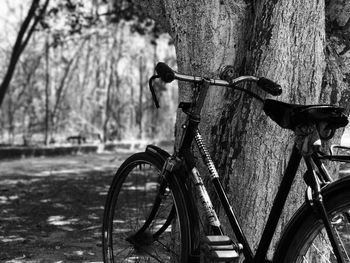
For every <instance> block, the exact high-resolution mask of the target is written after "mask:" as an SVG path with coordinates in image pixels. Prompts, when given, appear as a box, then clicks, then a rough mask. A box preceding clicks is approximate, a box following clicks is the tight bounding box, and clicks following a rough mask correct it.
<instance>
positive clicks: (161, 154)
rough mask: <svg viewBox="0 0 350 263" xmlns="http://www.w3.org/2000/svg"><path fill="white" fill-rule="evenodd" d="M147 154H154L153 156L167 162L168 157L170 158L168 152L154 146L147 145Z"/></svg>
mask: <svg viewBox="0 0 350 263" xmlns="http://www.w3.org/2000/svg"><path fill="white" fill-rule="evenodd" d="M146 152H147V153H150V154H152V155H153V156H155V157H156V158H159V159H160V160H162V161H165V160H166V159H168V157H170V154H169V153H168V152H167V151H165V150H163V149H161V148H159V147H158V146H155V145H152V144H149V145H147V147H146Z"/></svg>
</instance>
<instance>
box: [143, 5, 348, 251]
mask: <svg viewBox="0 0 350 263" xmlns="http://www.w3.org/2000/svg"><path fill="white" fill-rule="evenodd" d="M141 2H147V3H149V2H152V4H151V5H149V6H151V7H149V8H152V10H149V12H151V13H152V12H154V9H155V8H158V9H157V12H156V13H155V14H156V15H154V16H153V17H154V18H155V19H158V21H159V22H160V23H162V24H163V25H164V27H165V28H166V29H167V30H168V32H169V33H170V35H171V36H172V38H173V39H174V43H175V48H176V54H177V62H178V70H179V71H180V72H183V73H187V74H195V75H204V76H209V77H218V74H217V73H218V70H219V68H220V67H221V66H223V65H228V64H229V65H233V66H234V67H235V69H236V72H237V75H244V74H246V75H248V74H249V75H256V76H264V77H267V78H270V79H272V80H274V81H276V82H277V83H279V84H281V85H282V88H283V94H282V95H281V96H280V97H279V98H278V100H281V101H284V102H289V103H300V104H318V103H334V104H341V105H342V106H347V107H348V104H349V103H348V102H349V91H348V90H346V85H347V84H348V83H349V78H346V76H347V75H346V74H345V73H344V72H345V69H344V68H343V67H342V66H341V63H340V62H339V57H340V58H343V57H342V56H344V54H347V51H346V52H345V51H343V52H340V53H339V51H338V50H337V47H338V48H339V46H341V45H340V44H339V43H337V45H336V47H335V46H334V43H333V42H334V41H335V40H334V36H332V34H334V32H328V31H327V30H328V29H330V27H329V25H328V24H327V26H326V15H327V19H330V18H332V17H333V19H335V17H336V15H335V14H336V13H337V12H338V13H339V12H341V11H342V9H341V8H339V7H338V8H337V7H336V6H337V5H340V6H342V7H344V5H348V4H347V3H345V2H346V1H342V0H334V1H327V14H326V12H325V8H326V6H325V1H322V0H321V1H320V0H310V1H302V0H283V1H276V0H275V1H269V0H260V1H247V0H246V1H244V0H235V1H225V0H222V1H209V0H206V1H185V0H177V1H175V0H154V1H141ZM144 8H147V6H146V5H145V6H144ZM329 9H330V10H331V11H330V10H329ZM332 10H333V11H332ZM336 10H338V11H336ZM345 17H346V16H345ZM348 17H349V15H347V18H348ZM347 21H349V20H347ZM327 23H329V22H328V20H327ZM338 23H339V25H340V27H341V30H343V31H344V32H345V31H346V32H347V33H348V29H347V23H345V25H344V23H342V24H341V23H340V22H338ZM349 24H350V22H349ZM344 28H345V29H344ZM344 32H343V33H341V35H342V36H344ZM326 33H327V34H326ZM346 39H347V40H348V39H349V38H346ZM344 41H345V40H344ZM349 47H350V45H349ZM345 49H346V48H345ZM343 59H345V58H343ZM251 88H252V89H255V87H251ZM260 94H261V95H263V96H265V94H264V93H262V92H260ZM179 99H180V101H185V100H190V99H191V89H190V88H189V87H188V86H187V85H185V84H184V85H180V92H179ZM182 119H183V115H182V114H181V113H179V114H178V119H177V126H178V127H179V125H181V124H182ZM200 127H201V131H202V133H203V135H204V137H205V140H206V141H207V142H208V144H209V148H210V152H211V154H212V156H213V159H214V162H215V163H216V165H217V167H218V170H219V174H221V179H222V181H223V182H224V183H223V184H224V185H225V186H227V189H226V190H227V193H228V195H229V199H230V201H231V203H232V205H233V207H234V210H235V211H236V213H237V215H238V217H239V219H240V221H241V223H242V227H243V230H244V232H245V233H246V235H247V238H248V241H250V243H251V244H252V246H253V248H254V249H255V248H256V246H257V241H258V240H259V238H260V236H261V233H262V230H263V228H264V224H265V222H266V219H267V215H268V213H269V211H270V208H271V205H272V200H273V198H274V196H275V194H276V190H277V188H278V186H279V183H280V181H281V178H282V174H283V171H284V170H285V168H286V165H287V160H288V157H289V154H290V152H291V147H292V145H293V142H294V140H293V134H292V133H291V132H290V131H287V130H283V129H282V128H280V127H279V126H277V125H276V124H275V123H274V122H273V121H272V120H270V119H268V117H267V116H266V115H264V113H263V111H262V105H261V103H259V102H258V101H256V100H254V99H252V98H250V97H249V96H247V95H244V94H242V93H241V92H238V91H237V92H233V91H231V90H224V89H222V88H212V89H211V90H210V92H209V95H208V96H207V100H206V102H205V107H204V109H203V110H202V121H201V125H200ZM179 130H180V129H178V131H179ZM177 136H178V137H179V136H180V132H177ZM337 138H339V135H338V136H337ZM299 170H300V171H301V170H303V169H299ZM297 177H298V179H297V182H295V183H294V187H293V192H292V194H291V195H290V197H289V199H288V201H287V206H286V207H285V210H284V214H283V217H282V220H281V224H280V226H279V229H280V228H281V226H283V225H284V223H285V222H286V221H287V219H288V218H289V217H290V215H291V213H292V212H294V211H295V209H296V208H297V207H298V206H299V204H300V203H301V202H303V200H304V199H303V191H304V189H305V187H304V186H302V187H300V183H301V176H300V174H299V175H298V176H297ZM222 220H223V222H224V225H228V224H227V222H226V219H225V218H224V217H222ZM278 233H279V231H278ZM278 235H279V234H277V237H278Z"/></svg>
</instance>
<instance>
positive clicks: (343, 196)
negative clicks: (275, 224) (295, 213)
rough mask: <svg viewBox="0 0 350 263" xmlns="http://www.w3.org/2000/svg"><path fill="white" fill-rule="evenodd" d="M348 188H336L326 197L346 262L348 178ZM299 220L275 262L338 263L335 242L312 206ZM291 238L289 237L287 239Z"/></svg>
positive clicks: (349, 206) (349, 241)
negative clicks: (333, 244)
mask: <svg viewBox="0 0 350 263" xmlns="http://www.w3.org/2000/svg"><path fill="white" fill-rule="evenodd" d="M345 183H346V184H347V185H344V187H343V189H344V191H342V190H341V191H338V192H333V193H332V194H331V195H329V196H327V198H325V199H324V204H325V207H326V210H327V214H328V218H329V219H330V222H331V224H332V227H333V230H334V232H335V234H336V239H337V242H338V244H339V247H340V249H341V254H342V257H343V262H347V263H349V262H350V191H349V190H350V183H349V181H345ZM300 218H302V219H299V220H297V222H298V223H296V224H295V225H294V226H293V229H292V230H291V231H290V233H294V234H291V235H289V237H288V238H285V240H286V242H284V243H286V244H288V245H287V246H285V247H283V248H282V249H280V250H279V251H276V255H275V260H274V262H284V263H286V262H288V263H289V262H297V263H308V262H317V263H337V262H338V261H337V259H336V257H335V255H334V252H333V249H332V245H331V243H330V241H329V239H328V235H327V232H326V230H325V228H324V226H323V223H322V221H321V220H320V219H318V218H317V217H316V215H315V213H313V212H312V210H311V209H308V210H307V212H305V216H304V217H300ZM287 239H289V240H288V241H287Z"/></svg>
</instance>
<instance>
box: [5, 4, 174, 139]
mask: <svg viewBox="0 0 350 263" xmlns="http://www.w3.org/2000/svg"><path fill="white" fill-rule="evenodd" d="M34 2H37V3H36V4H37V6H36V9H35V11H34V13H33V17H32V19H33V20H32V22H31V23H32V24H33V23H35V19H36V20H37V21H36V22H37V24H36V25H35V27H34V28H32V32H30V33H32V34H31V35H30V37H29V38H28V40H27V43H25V41H26V39H25V37H24V41H23V43H25V44H26V45H25V47H24V48H21V47H20V48H19V50H20V51H21V52H22V53H21V55H20V56H19V58H18V62H17V64H16V68H15V71H14V73H13V76H12V80H11V82H10V84H9V86H8V88H7V90H6V94H5V96H4V99H3V101H2V103H1V105H0V145H40V144H53V143H64V142H66V139H67V137H70V136H82V137H85V138H86V139H87V141H92V142H94V141H95V142H96V141H105V142H107V141H115V140H131V139H157V140H159V139H164V140H166V139H169V138H172V137H173V131H174V128H173V127H174V123H175V113H176V107H177V88H176V87H175V86H174V85H173V86H172V85H167V86H166V87H165V86H164V85H162V84H160V83H159V84H158V85H157V94H158V97H161V99H160V101H161V110H157V109H156V108H155V107H154V105H153V101H152V98H151V94H150V92H149V88H148V79H149V77H150V76H151V75H152V74H153V72H154V66H155V64H156V63H157V62H158V61H164V62H166V63H168V64H169V65H170V66H172V67H176V59H175V50H174V47H173V45H172V43H171V39H170V37H169V36H168V35H167V34H165V33H163V32H162V30H161V29H160V28H159V27H158V26H157V25H155V24H154V22H153V21H151V20H149V19H147V18H146V17H145V16H144V15H143V14H142V10H138V9H137V8H135V7H134V6H133V5H132V3H131V1H127V0H126V1H124V0H123V1H121V0H119V1H118V0H115V1H114V2H113V1H102V0H92V1H82V0H50V1H48V0H46V1H37V0H26V1H21V0H3V1H2V6H1V10H0V28H1V30H0V63H1V65H2V66H1V68H0V80H3V79H4V78H5V76H6V71H7V70H8V67H9V63H10V61H11V59H13V54H12V52H13V49H14V45H15V42H16V38H17V37H18V35H19V33H20V32H21V26H22V25H23V23H24V21H25V20H26V17H27V15H28V10H30V8H31V5H33V3H34ZM46 3H47V6H45V4H46ZM44 8H45V12H43V11H44ZM40 12H41V13H42V14H41V13H40ZM33 21H34V22H33ZM30 30H31V28H30V27H29V29H28V30H27V34H28V32H29V31H30ZM21 49H22V50H21ZM11 56H12V57H11Z"/></svg>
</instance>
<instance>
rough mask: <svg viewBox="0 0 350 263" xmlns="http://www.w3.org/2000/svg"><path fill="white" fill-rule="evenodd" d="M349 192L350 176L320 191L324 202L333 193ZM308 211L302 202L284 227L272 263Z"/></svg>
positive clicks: (308, 207) (308, 208)
mask: <svg viewBox="0 0 350 263" xmlns="http://www.w3.org/2000/svg"><path fill="white" fill-rule="evenodd" d="M349 190H350V176H346V177H343V178H341V179H339V180H337V181H334V182H332V183H330V184H328V185H326V186H325V187H323V188H322V189H321V193H322V197H323V198H324V200H326V199H327V198H329V197H330V196H331V195H332V194H333V193H337V192H340V191H349ZM310 211H312V210H311V209H310V206H309V205H308V204H307V203H305V202H304V203H303V204H302V205H301V207H300V208H299V209H298V210H297V211H296V212H295V213H294V214H293V216H292V218H291V219H290V220H289V222H288V224H287V226H286V227H285V230H284V231H283V233H282V235H281V238H280V241H279V243H278V245H277V247H276V250H275V254H274V259H273V262H276V263H277V262H278V259H279V258H280V256H279V254H280V253H282V251H284V250H285V249H286V248H287V247H288V246H289V243H290V240H291V238H292V237H293V236H294V235H295V229H296V227H298V226H299V225H300V224H301V223H302V222H303V221H304V220H305V218H306V217H307V215H308V213H310Z"/></svg>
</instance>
